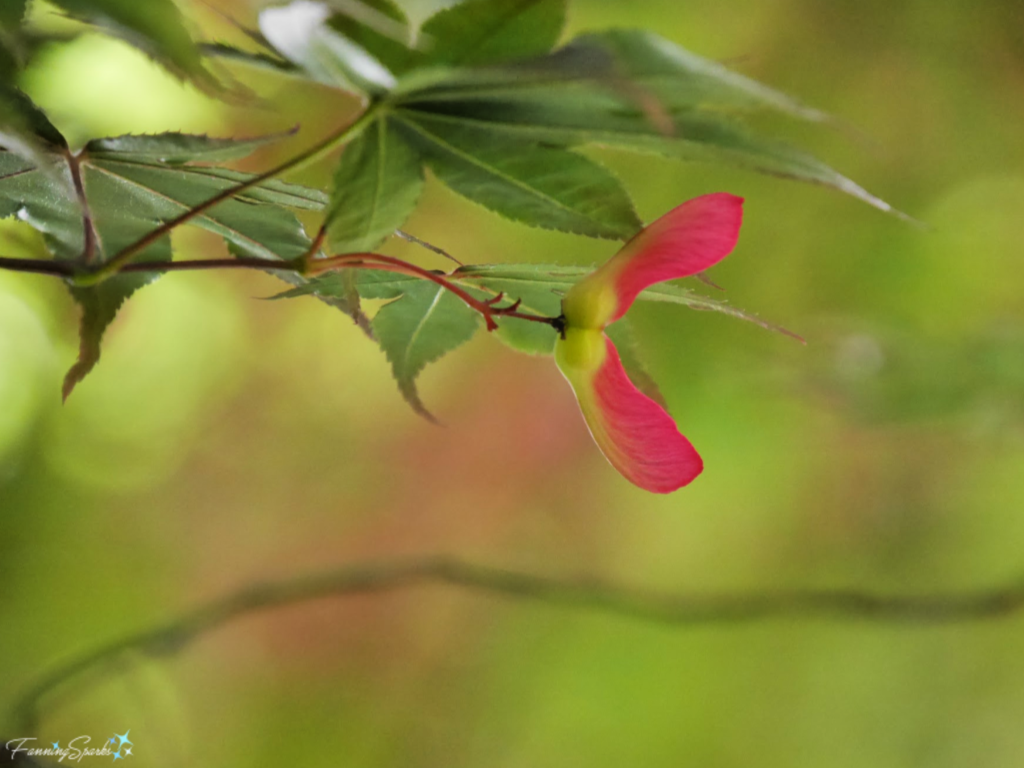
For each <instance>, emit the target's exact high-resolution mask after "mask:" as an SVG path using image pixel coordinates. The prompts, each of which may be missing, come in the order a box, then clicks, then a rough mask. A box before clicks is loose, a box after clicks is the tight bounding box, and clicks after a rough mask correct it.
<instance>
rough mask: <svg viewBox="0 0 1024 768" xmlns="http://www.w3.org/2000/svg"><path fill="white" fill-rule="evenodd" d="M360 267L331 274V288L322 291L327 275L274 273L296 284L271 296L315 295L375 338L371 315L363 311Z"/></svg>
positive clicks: (278, 297)
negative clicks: (359, 282) (358, 279)
mask: <svg viewBox="0 0 1024 768" xmlns="http://www.w3.org/2000/svg"><path fill="white" fill-rule="evenodd" d="M356 273H357V270H354V269H345V270H341V271H340V272H336V273H333V274H331V275H330V276H329V277H330V278H332V279H333V281H332V282H333V284H332V285H331V288H330V290H319V289H320V288H321V285H322V284H321V282H320V281H323V280H326V279H327V278H315V279H312V280H311V279H309V278H306V277H303V276H302V275H300V274H298V273H297V272H279V271H275V272H274V277H277V278H278V279H280V280H283V281H284V282H286V283H288V284H289V285H292V286H294V287H293V288H292V289H291V290H289V291H285V292H283V293H280V294H278V295H276V296H271V297H270V298H271V299H286V298H293V297H295V296H308V295H312V296H315V297H316V298H317V299H319V300H320V301H322V302H323V303H324V304H326V305H327V306H329V307H334V308H335V309H338V310H341V311H342V312H343V313H344V314H346V315H348V316H349V317H350V318H352V321H353V322H354V323H355V324H356V325H357V326H358V327H359V328H360V329H361V330H362V331H363V333H365V334H366V335H367V336H368V337H370V338H371V339H374V340H375V341H376V339H375V338H374V335H373V327H372V325H371V323H370V318H368V317H367V316H366V313H364V312H363V308H362V305H361V302H360V297H359V291H358V289H357V287H356V277H357V275H356Z"/></svg>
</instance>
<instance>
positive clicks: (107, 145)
mask: <svg viewBox="0 0 1024 768" xmlns="http://www.w3.org/2000/svg"><path fill="white" fill-rule="evenodd" d="M293 134H294V131H288V132H286V133H277V134H273V135H270V136H258V137H256V138H252V139H214V138H211V137H209V136H195V135H190V134H185V133H160V134H155V135H146V136H139V135H127V136H114V137H111V138H107V139H94V140H93V141H90V142H89V143H88V144H87V145H86V148H85V151H86V152H87V153H88V154H94V153H101V154H111V155H117V156H118V157H120V158H121V159H122V160H131V161H135V162H144V163H153V162H155V163H166V164H168V165H179V164H183V163H215V162H223V161H226V160H238V159H239V158H243V157H246V156H248V155H250V154H252V153H253V152H255V151H256V150H257V149H259V148H260V147H263V146H266V145H268V144H272V143H274V142H275V141H280V140H281V139H283V138H287V137H288V136H292V135H293Z"/></svg>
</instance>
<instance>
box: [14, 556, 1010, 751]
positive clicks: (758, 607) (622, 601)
mask: <svg viewBox="0 0 1024 768" xmlns="http://www.w3.org/2000/svg"><path fill="white" fill-rule="evenodd" d="M431 583H434V584H443V585H448V586H453V587H459V588H462V589H467V590H472V591H478V592H481V593H484V594H489V595H495V596H502V597H511V598H518V599H522V600H530V601H535V602H541V603H548V604H552V605H559V606H564V607H567V608H575V609H580V610H591V611H597V612H601V613H606V614H610V615H617V616H623V617H627V618H632V619H636V620H638V621H645V622H651V623H657V624H665V625H670V626H676V627H681V628H685V627H696V626H708V625H735V624H740V623H748V622H754V621H769V620H778V619H784V618H789V619H831V620H846V621H871V622H877V623H887V624H901V625H917V626H929V625H941V624H953V623H961V622H971V621H981V620H987V619H1000V618H1006V617H1009V616H1012V615H1014V614H1016V613H1018V612H1020V611H1021V610H1022V609H1024V577H1022V578H1020V579H1018V580H1016V581H1013V582H1010V583H1009V584H1007V585H1006V586H1004V587H1001V588H996V589H990V590H977V591H973V592H950V593H933V594H920V595H887V594H881V593H874V592H869V591H861V590H854V589H838V590H793V591H786V592H770V593H769V592H766V593H748V594H743V593H726V594H718V595H710V594H689V595H687V594H672V593H666V592H657V591H648V590H639V589H630V588H626V587H621V586H615V585H611V584H602V583H600V582H598V581H593V580H586V579H579V580H573V579H559V578H553V577H547V576H535V575H531V574H527V573H521V572H517V571H511V570H505V569H502V568H493V567H490V566H484V565H474V564H471V563H466V562H463V561H461V560H458V559H453V558H448V557H424V558H421V559H410V560H394V561H383V562H377V563H367V564H363V565H349V566H345V567H342V568H337V569H334V570H329V571H324V572H323V573H315V574H309V575H306V576H299V577H294V578H290V579H283V580H280V581H273V582H267V583H264V584H254V585H252V586H249V587H246V588H244V589H242V590H240V591H238V592H235V593H234V594H231V595H228V596H227V597H224V598H221V599H219V600H215V601H213V602H211V603H208V604H206V605H204V606H201V607H199V608H197V609H195V610H193V611H191V612H189V613H186V614H184V615H182V616H180V617H179V618H177V619H175V620H173V621H171V622H169V623H167V624H165V625H162V626H158V627H156V628H153V629H148V630H145V631H142V632H139V633H137V634H134V635H129V636H127V637H124V638H121V639H119V640H115V641H113V642H111V643H109V644H107V645H104V646H101V647H99V648H97V649H95V650H93V651H92V652H90V653H87V654H84V655H82V656H80V657H78V658H76V659H72V660H71V661H69V662H67V663H65V664H63V665H60V666H58V667H56V668H55V669H53V670H52V671H51V672H50V673H49V674H47V675H45V676H43V677H41V678H40V679H39V680H38V682H36V683H35V684H34V685H33V686H31V688H29V689H28V690H27V691H26V692H25V693H24V695H22V696H21V697H20V698H19V699H18V700H17V704H16V706H15V710H14V715H15V719H16V721H17V724H18V726H19V730H18V732H19V733H23V734H31V733H36V732H37V729H38V725H39V722H40V717H41V715H42V714H43V711H44V710H53V709H55V708H56V707H57V706H59V705H60V704H61V703H62V702H63V701H66V700H67V699H69V698H70V694H71V693H72V691H71V688H72V687H73V686H72V685H71V684H72V683H74V682H75V681H79V682H80V683H81V682H82V681H83V680H84V678H86V677H87V675H86V673H99V672H102V671H106V670H109V669H110V668H111V667H112V666H115V665H116V664H117V662H118V661H120V660H122V659H124V658H125V657H126V655H128V654H142V655H145V656H149V657H152V658H160V657H169V656H174V655H176V654H178V653H181V652H182V651H184V650H185V649H186V648H187V647H188V646H189V645H191V644H192V643H194V642H195V641H196V640H198V639H199V638H200V637H202V636H204V635H206V634H207V633H209V632H212V631H214V630H216V629H218V628H219V627H221V626H222V625H224V624H227V623H228V622H230V621H233V620H234V619H237V618H240V617H243V616H247V615H250V614H254V613H261V612H265V611H269V610H273V609H275V608H280V607H282V606H288V605H294V604H296V603H302V602H306V601H310V600H316V599H321V598H326V597H343V596H346V595H354V594H367V593H381V592H393V591H396V590H399V589H406V588H409V587H413V586H422V585H426V584H431Z"/></svg>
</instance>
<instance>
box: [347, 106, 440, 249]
mask: <svg viewBox="0 0 1024 768" xmlns="http://www.w3.org/2000/svg"><path fill="white" fill-rule="evenodd" d="M422 191H423V167H422V163H421V161H420V158H419V155H418V154H417V153H416V151H415V150H413V148H412V147H410V146H409V144H408V143H407V142H406V141H405V139H403V138H402V136H401V134H400V133H399V132H398V131H397V130H395V128H394V126H393V124H392V122H391V121H390V120H388V119H386V118H384V119H381V120H377V121H375V122H374V123H373V124H372V125H370V127H368V128H367V129H366V130H365V131H364V132H363V133H362V134H361V135H360V136H359V137H358V138H356V139H355V140H354V141H353V142H352V143H350V144H349V145H348V146H347V147H346V148H345V151H344V153H343V154H342V156H341V162H340V163H339V165H338V169H337V171H336V172H335V175H334V190H333V192H332V193H331V204H330V207H329V208H328V211H327V235H328V239H329V242H330V244H331V247H332V249H333V250H334V251H335V252H336V253H357V252H362V251H372V250H373V249H374V248H376V247H377V246H378V245H380V244H381V242H383V240H384V239H385V238H386V237H388V236H389V235H390V234H391V233H392V232H394V231H395V230H396V229H398V228H399V227H401V226H402V224H403V223H405V220H406V219H407V218H408V217H409V215H410V214H411V213H412V212H413V210H415V208H416V203H417V201H418V200H419V197H420V194H421V192H422Z"/></svg>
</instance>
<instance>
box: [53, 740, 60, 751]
mask: <svg viewBox="0 0 1024 768" xmlns="http://www.w3.org/2000/svg"><path fill="white" fill-rule="evenodd" d="M53 748H54V749H56V750H59V749H60V742H59V741H55V742H53Z"/></svg>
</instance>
